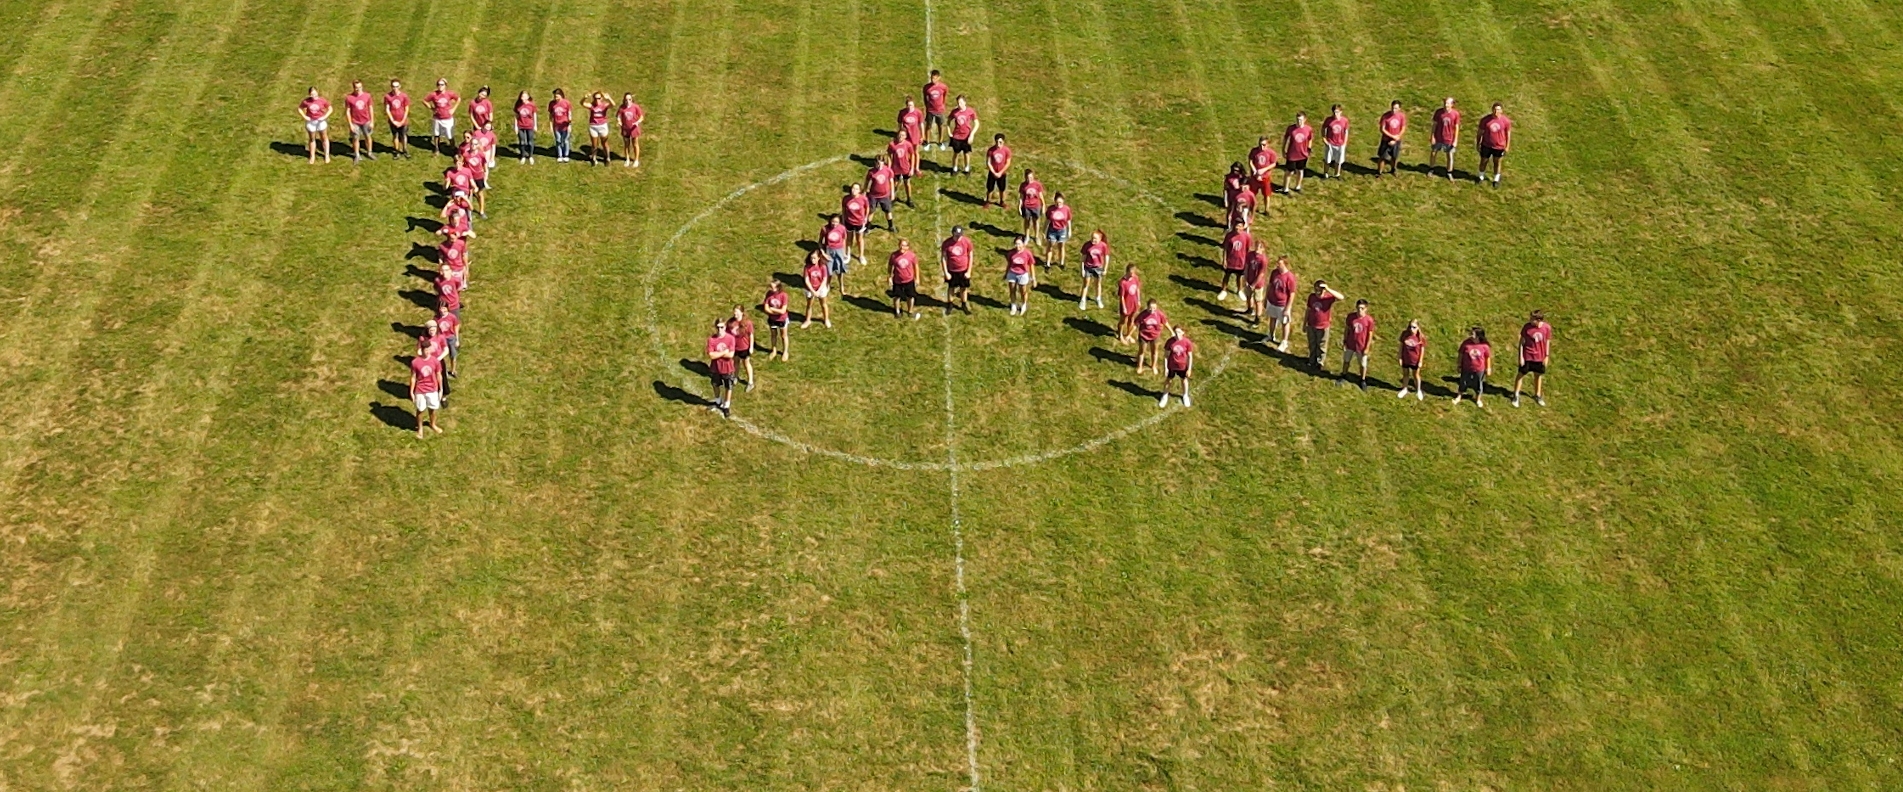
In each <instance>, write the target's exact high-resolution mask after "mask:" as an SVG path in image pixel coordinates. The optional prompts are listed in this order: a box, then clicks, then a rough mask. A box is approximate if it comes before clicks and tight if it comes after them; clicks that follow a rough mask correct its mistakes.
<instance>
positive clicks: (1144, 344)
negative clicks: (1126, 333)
mask: <svg viewBox="0 0 1903 792" xmlns="http://www.w3.org/2000/svg"><path fill="white" fill-rule="evenodd" d="M1169 326H1170V318H1169V316H1168V315H1167V314H1164V313H1163V309H1162V307H1161V306H1158V305H1157V304H1156V301H1155V300H1151V301H1149V303H1148V305H1147V307H1145V308H1144V309H1143V311H1142V312H1141V313H1138V314H1137V316H1136V332H1137V373H1138V374H1142V373H1143V364H1144V363H1146V362H1147V363H1149V364H1150V370H1151V371H1162V370H1163V360H1162V358H1161V357H1160V355H1159V353H1158V351H1157V344H1158V341H1159V340H1161V339H1162V338H1163V331H1164V329H1166V328H1168V327H1169Z"/></svg>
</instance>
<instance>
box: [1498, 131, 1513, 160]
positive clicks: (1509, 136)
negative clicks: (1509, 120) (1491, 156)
mask: <svg viewBox="0 0 1903 792" xmlns="http://www.w3.org/2000/svg"><path fill="white" fill-rule="evenodd" d="M1506 143H1507V144H1506V145H1504V146H1501V147H1500V153H1502V154H1505V153H1507V149H1510V148H1513V127H1512V125H1508V126H1507V140H1506Z"/></svg>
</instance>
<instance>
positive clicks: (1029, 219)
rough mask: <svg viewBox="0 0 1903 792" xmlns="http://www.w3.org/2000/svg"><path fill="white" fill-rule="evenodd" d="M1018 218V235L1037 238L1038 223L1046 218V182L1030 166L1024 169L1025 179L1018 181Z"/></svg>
mask: <svg viewBox="0 0 1903 792" xmlns="http://www.w3.org/2000/svg"><path fill="white" fill-rule="evenodd" d="M1018 219H1019V227H1018V236H1021V237H1024V238H1025V239H1036V238H1037V227H1038V224H1039V223H1041V222H1043V220H1044V183H1043V182H1041V181H1038V180H1037V171H1034V170H1031V169H1030V168H1025V169H1024V181H1021V182H1018ZM1046 266H1048V265H1046Z"/></svg>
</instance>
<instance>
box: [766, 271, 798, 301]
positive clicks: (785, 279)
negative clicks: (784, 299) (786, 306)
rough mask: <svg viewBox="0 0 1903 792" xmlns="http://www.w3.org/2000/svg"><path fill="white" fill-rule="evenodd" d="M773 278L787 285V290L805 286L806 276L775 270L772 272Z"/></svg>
mask: <svg viewBox="0 0 1903 792" xmlns="http://www.w3.org/2000/svg"><path fill="white" fill-rule="evenodd" d="M773 279H774V280H776V281H779V282H780V284H781V285H783V286H785V287H787V289H789V290H800V289H805V288H806V278H805V277H804V276H801V275H799V274H797V273H792V272H775V273H773ZM789 302H790V301H789Z"/></svg>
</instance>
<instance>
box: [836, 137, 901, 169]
mask: <svg viewBox="0 0 1903 792" xmlns="http://www.w3.org/2000/svg"><path fill="white" fill-rule="evenodd" d="M886 137H891V135H887V136H886ZM846 159H849V160H852V161H853V162H857V163H859V164H860V165H861V166H862V167H867V168H870V167H872V166H873V165H876V164H878V162H879V160H878V158H876V157H873V156H870V155H866V154H849V155H847V156H846Z"/></svg>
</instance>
